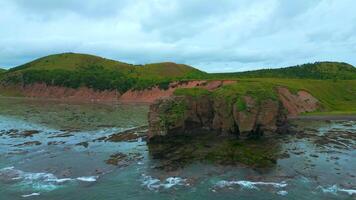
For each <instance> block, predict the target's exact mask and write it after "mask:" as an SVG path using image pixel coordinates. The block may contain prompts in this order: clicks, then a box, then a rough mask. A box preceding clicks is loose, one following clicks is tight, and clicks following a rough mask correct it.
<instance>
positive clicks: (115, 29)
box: [0, 0, 356, 72]
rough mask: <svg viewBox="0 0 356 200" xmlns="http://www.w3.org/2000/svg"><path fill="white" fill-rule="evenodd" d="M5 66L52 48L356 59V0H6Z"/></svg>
mask: <svg viewBox="0 0 356 200" xmlns="http://www.w3.org/2000/svg"><path fill="white" fill-rule="evenodd" d="M0 8H1V14H0V67H3V68H10V67H14V66H17V65H20V64H23V63H26V62H29V61H31V60H33V59H36V58H39V57H42V56H46V55H49V54H55V53H63V52H76V53H88V54H94V55H98V56H102V57H106V58H110V59H114V60H120V61H123V62H128V63H133V64H145V63H153V62H164V61H172V62H177V63H184V64H188V65H192V66H194V67H196V68H199V69H201V70H204V71H207V72H231V71H245V70H253V69H260V68H275V67H284V66H291V65H296V64H303V63H307V62H315V61H342V62H347V63H350V64H352V65H354V66H356V1H355V0H297V1H296V0H215V1H214V0H0Z"/></svg>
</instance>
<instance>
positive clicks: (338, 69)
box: [212, 62, 356, 80]
mask: <svg viewBox="0 0 356 200" xmlns="http://www.w3.org/2000/svg"><path fill="white" fill-rule="evenodd" d="M212 76H213V77H214V78H216V77H219V78H297V79H300V78H301V79H338V80H352V79H356V68H355V67H354V66H352V65H350V64H347V63H341V62H340V63H339V62H316V63H313V64H304V65H297V66H293V67H286V68H278V69H261V70H255V71H246V72H236V73H216V74H212Z"/></svg>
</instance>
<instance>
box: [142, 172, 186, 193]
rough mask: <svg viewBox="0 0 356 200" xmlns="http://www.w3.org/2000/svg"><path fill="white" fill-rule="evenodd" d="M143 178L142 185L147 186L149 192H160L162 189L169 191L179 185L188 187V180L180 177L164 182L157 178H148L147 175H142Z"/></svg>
mask: <svg viewBox="0 0 356 200" xmlns="http://www.w3.org/2000/svg"><path fill="white" fill-rule="evenodd" d="M142 176H143V178H142V185H143V186H146V187H147V188H148V189H149V190H158V189H160V188H163V189H169V188H172V187H174V186H178V185H180V186H183V185H188V184H187V180H186V179H183V178H180V177H169V178H167V179H165V180H164V181H161V180H159V179H157V178H153V177H151V176H146V175H145V174H142Z"/></svg>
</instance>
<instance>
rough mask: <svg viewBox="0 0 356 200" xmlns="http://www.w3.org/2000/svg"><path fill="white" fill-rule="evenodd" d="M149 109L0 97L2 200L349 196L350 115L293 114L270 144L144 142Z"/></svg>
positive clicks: (355, 124)
mask: <svg viewBox="0 0 356 200" xmlns="http://www.w3.org/2000/svg"><path fill="white" fill-rule="evenodd" d="M147 112H148V106H147V105H139V104H134V105H133V104H130V105H128V104H94V103H65V102H58V101H44V100H31V99H21V98H0V194H1V195H0V199H1V200H3V199H4V200H8V199H14V200H16V199H39V200H42V199H53V200H56V199H58V200H66V199H68V200H69V199H78V200H81V199H85V200H88V199H89V200H90V199H93V200H94V199H108V200H111V199H112V200H116V199H204V200H206V199H315V200H316V199H354V198H355V197H356V173H355V171H356V150H355V149H356V121H352V120H310V119H308V120H293V121H290V125H291V133H290V134H285V135H279V136H278V137H276V138H274V139H273V140H271V139H266V140H260V141H251V142H248V143H241V142H240V141H237V140H236V139H234V138H231V139H226V141H225V143H220V144H226V145H220V146H219V145H215V144H216V143H215V142H214V141H216V140H217V138H210V136H206V137H205V138H206V140H205V141H204V140H196V139H195V138H184V139H181V140H175V141H171V142H169V143H167V144H166V145H160V146H158V147H157V146H149V145H147V143H146V139H145V132H146V125H147ZM224 140H225V139H224ZM190 144H194V145H190ZM212 149H214V150H216V149H218V150H219V151H212ZM267 155H268V156H267ZM221 158H223V159H221ZM227 158H229V159H227ZM266 161H267V162H266Z"/></svg>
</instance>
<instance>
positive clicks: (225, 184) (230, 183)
mask: <svg viewBox="0 0 356 200" xmlns="http://www.w3.org/2000/svg"><path fill="white" fill-rule="evenodd" d="M233 185H239V186H240V187H242V188H246V189H258V187H257V186H258V185H261V186H272V187H274V188H284V187H287V185H288V184H287V183H286V182H284V181H282V182H280V183H275V182H261V181H259V182H253V181H245V180H242V181H225V180H222V181H219V182H217V183H216V184H215V186H217V187H220V188H224V187H230V186H233Z"/></svg>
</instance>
